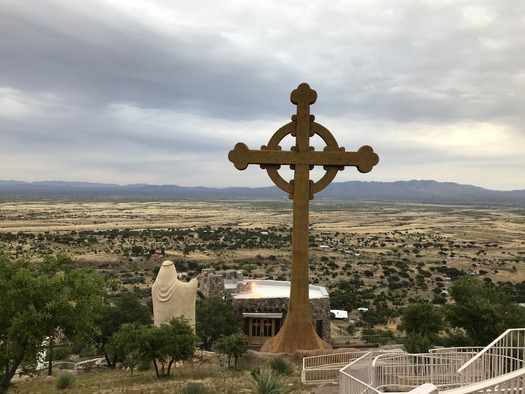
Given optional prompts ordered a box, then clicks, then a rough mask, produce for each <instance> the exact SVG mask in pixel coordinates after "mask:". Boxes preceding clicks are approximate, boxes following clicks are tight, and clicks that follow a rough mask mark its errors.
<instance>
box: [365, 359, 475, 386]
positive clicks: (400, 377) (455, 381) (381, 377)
mask: <svg viewBox="0 0 525 394" xmlns="http://www.w3.org/2000/svg"><path fill="white" fill-rule="evenodd" d="M473 356H474V353H470V352H465V351H460V352H450V351H449V352H441V353H438V354H433V353H423V354H408V353H402V354H382V355H379V356H377V357H376V358H375V359H374V361H373V363H372V365H370V366H369V367H370V368H372V369H373V370H374V381H373V386H374V387H376V388H387V387H402V388H404V389H406V388H414V387H417V386H419V385H421V384H423V383H433V384H434V385H436V386H437V387H439V388H440V389H446V388H452V387H457V386H458V385H460V384H461V378H460V376H459V375H458V374H457V372H456V371H457V370H458V368H460V367H461V366H462V365H463V364H465V362H467V361H468V360H469V359H470V358H472V357H473Z"/></svg>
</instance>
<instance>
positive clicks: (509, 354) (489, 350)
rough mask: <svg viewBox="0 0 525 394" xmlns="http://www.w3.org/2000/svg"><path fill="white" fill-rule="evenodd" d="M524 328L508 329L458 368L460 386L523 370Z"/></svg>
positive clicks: (524, 350)
mask: <svg viewBox="0 0 525 394" xmlns="http://www.w3.org/2000/svg"><path fill="white" fill-rule="evenodd" d="M524 352H525V328H515V329H508V330H507V331H505V332H504V333H503V334H501V335H500V336H499V337H498V338H496V339H495V340H494V341H493V342H492V343H491V344H489V345H488V346H487V347H486V348H485V349H483V350H482V351H481V352H479V353H478V354H476V355H475V356H474V357H472V358H471V359H470V360H469V361H468V362H466V363H465V364H464V365H463V366H461V367H460V368H458V371H457V372H458V375H459V376H460V377H461V385H462V386H465V385H468V384H471V383H477V382H480V381H483V380H487V379H492V378H496V377H498V376H501V375H505V374H508V373H510V372H514V371H517V370H519V369H521V368H525V360H524Z"/></svg>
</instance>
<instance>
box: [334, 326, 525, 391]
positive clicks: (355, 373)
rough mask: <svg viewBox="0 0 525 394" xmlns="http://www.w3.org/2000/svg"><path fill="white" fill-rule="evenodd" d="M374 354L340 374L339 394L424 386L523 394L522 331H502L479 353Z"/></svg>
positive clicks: (463, 350)
mask: <svg viewBox="0 0 525 394" xmlns="http://www.w3.org/2000/svg"><path fill="white" fill-rule="evenodd" d="M374 353H375V354H374ZM374 353H372V352H369V353H367V354H366V355H364V356H362V357H360V358H359V359H357V360H355V361H354V362H352V363H350V364H349V365H347V366H346V367H344V368H343V369H341V370H340V385H341V386H340V393H345V394H347V393H352V394H353V393H361V392H362V393H376V392H380V391H378V390H386V389H388V390H398V391H406V390H407V389H414V388H417V387H421V385H423V384H424V383H432V384H434V385H435V386H436V387H437V388H438V389H439V390H445V391H442V392H443V393H447V394H459V393H461V394H470V393H503V392H506V393H508V392H520V393H525V387H524V386H525V360H524V358H525V328H524V329H509V330H507V331H505V332H504V333H503V334H502V335H500V336H499V337H498V338H497V339H496V340H494V341H493V342H492V343H491V344H490V345H488V346H487V347H485V348H484V349H482V350H481V351H479V349H478V348H445V349H436V350H434V351H432V352H431V353H428V354H427V353H425V354H407V353H398V354H392V353H391V354H380V355H377V352H374ZM421 389H424V390H431V389H432V387H430V388H429V387H427V388H423V387H421ZM352 390H353V391H352ZM370 390H375V391H370ZM429 392H432V391H429ZM434 392H435V391H434Z"/></svg>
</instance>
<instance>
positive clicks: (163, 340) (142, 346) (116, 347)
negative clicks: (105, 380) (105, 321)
mask: <svg viewBox="0 0 525 394" xmlns="http://www.w3.org/2000/svg"><path fill="white" fill-rule="evenodd" d="M197 340H198V337H197V336H196V335H195V334H194V333H193V328H192V327H191V326H190V324H189V323H188V321H187V320H186V319H185V318H180V317H179V318H173V319H172V320H170V321H169V323H167V324H162V325H160V326H159V327H156V326H144V325H141V324H137V323H125V324H123V325H122V326H121V327H120V329H119V330H118V331H117V332H115V333H114V334H113V336H112V337H111V340H110V341H109V343H108V347H109V348H110V350H111V351H112V352H115V353H116V354H117V355H118V357H119V358H120V359H122V360H124V364H125V365H126V366H127V367H129V368H130V369H131V370H133V368H134V367H135V366H136V365H137V364H138V363H139V362H140V361H148V360H151V361H153V365H154V366H155V373H156V375H157V377H161V376H163V375H167V376H170V372H171V367H172V365H173V363H174V362H176V361H184V360H189V359H191V358H192V357H193V355H194V352H195V347H196V343H197ZM159 364H160V365H161V369H160V370H159V368H158V366H159ZM165 367H167V368H165Z"/></svg>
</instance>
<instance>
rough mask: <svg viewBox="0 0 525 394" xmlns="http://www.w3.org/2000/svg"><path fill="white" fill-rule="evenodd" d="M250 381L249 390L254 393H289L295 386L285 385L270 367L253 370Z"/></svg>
mask: <svg viewBox="0 0 525 394" xmlns="http://www.w3.org/2000/svg"><path fill="white" fill-rule="evenodd" d="M251 375H252V378H251V379H250V380H249V381H248V385H247V386H248V387H247V389H248V392H249V393H252V394H288V393H291V392H293V388H291V387H287V386H285V385H284V384H283V383H282V382H281V381H280V380H279V378H278V377H276V376H275V375H274V374H273V373H272V371H270V370H268V369H257V370H252V374H251Z"/></svg>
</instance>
